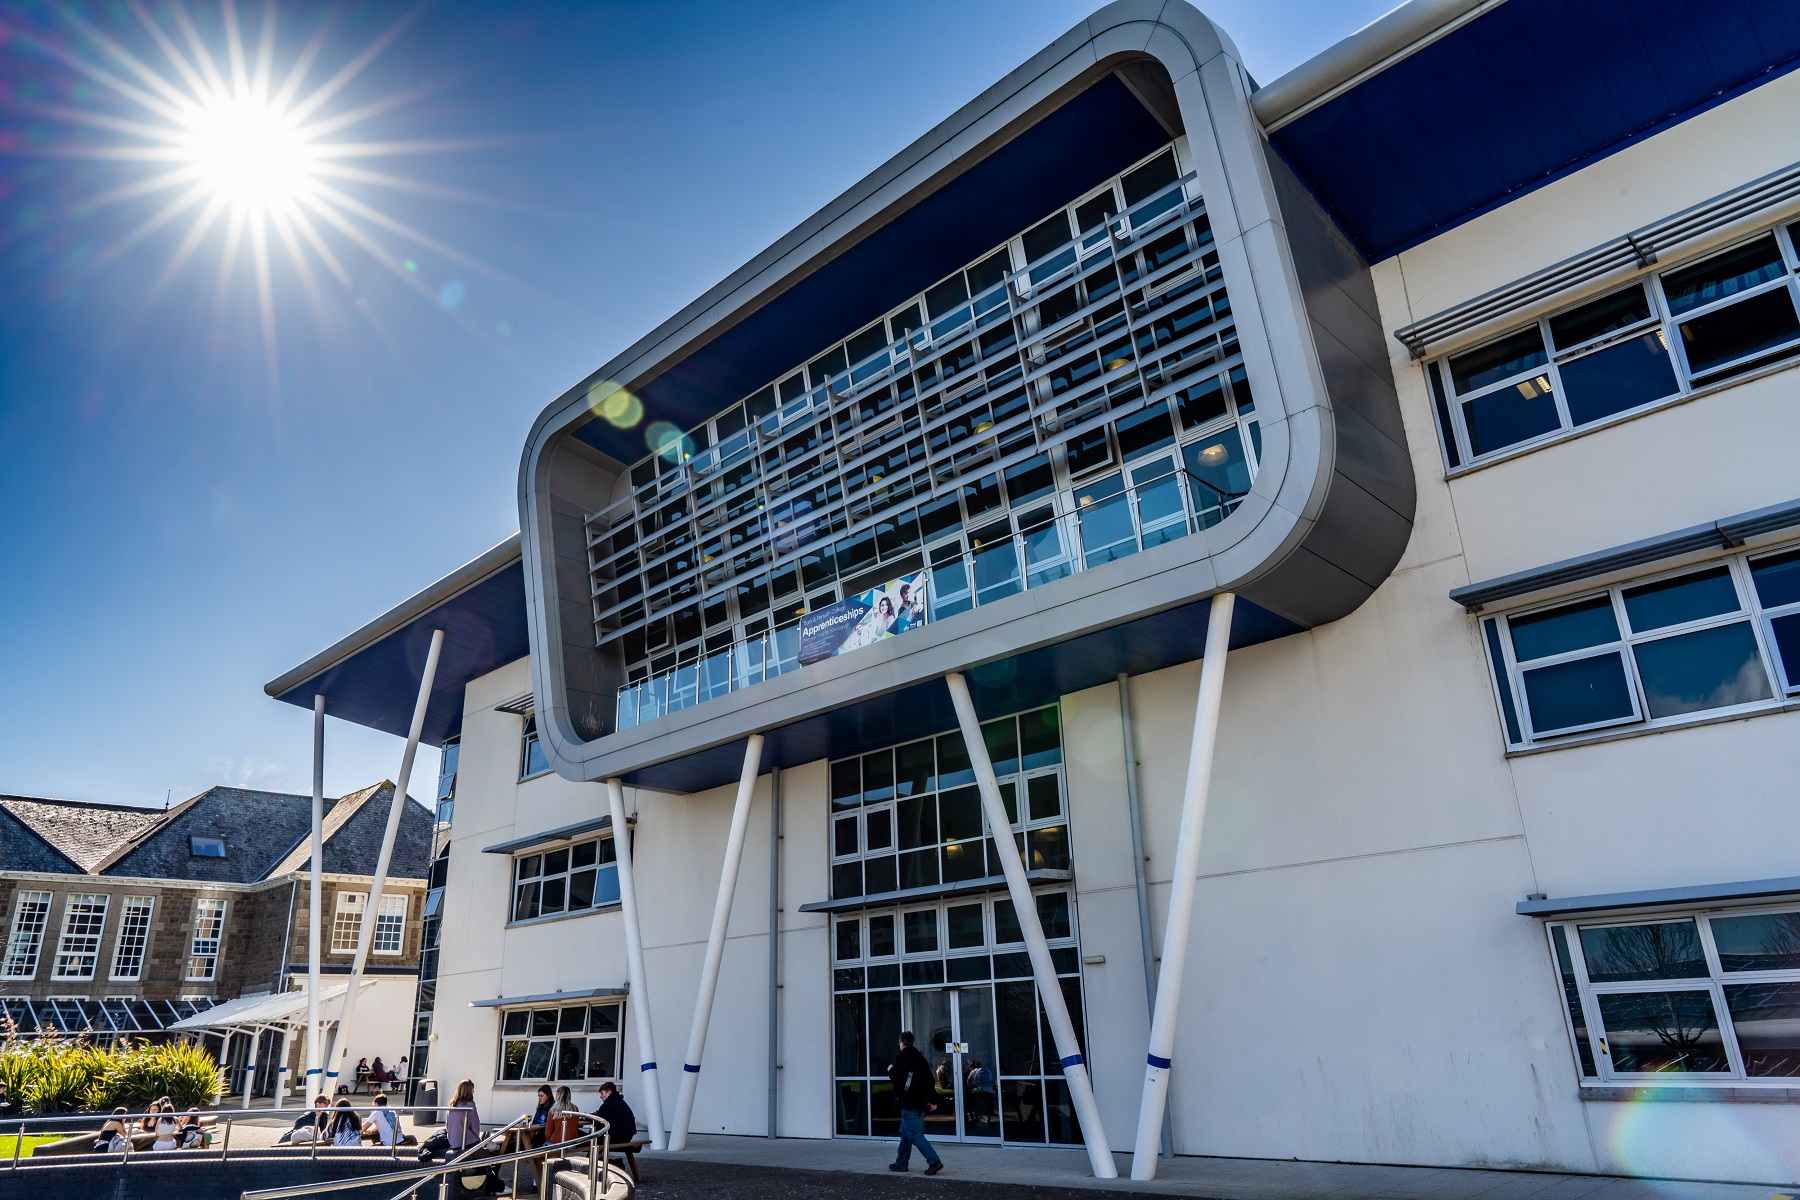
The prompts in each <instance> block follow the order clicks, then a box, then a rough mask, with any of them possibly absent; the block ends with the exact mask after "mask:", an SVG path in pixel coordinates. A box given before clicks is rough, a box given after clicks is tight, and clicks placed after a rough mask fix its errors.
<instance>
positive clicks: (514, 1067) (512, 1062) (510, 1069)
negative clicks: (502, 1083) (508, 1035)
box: [500, 1041, 530, 1079]
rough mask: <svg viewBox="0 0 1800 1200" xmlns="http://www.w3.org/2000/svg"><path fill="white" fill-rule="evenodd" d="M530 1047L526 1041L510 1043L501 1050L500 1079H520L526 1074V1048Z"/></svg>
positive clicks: (505, 1044) (503, 1045)
mask: <svg viewBox="0 0 1800 1200" xmlns="http://www.w3.org/2000/svg"><path fill="white" fill-rule="evenodd" d="M528 1045H530V1043H529V1042H524V1041H509V1042H506V1043H504V1044H502V1046H501V1049H500V1056H501V1062H500V1078H502V1079H518V1078H519V1077H520V1076H522V1075H523V1074H524V1072H525V1047H526V1046H528Z"/></svg>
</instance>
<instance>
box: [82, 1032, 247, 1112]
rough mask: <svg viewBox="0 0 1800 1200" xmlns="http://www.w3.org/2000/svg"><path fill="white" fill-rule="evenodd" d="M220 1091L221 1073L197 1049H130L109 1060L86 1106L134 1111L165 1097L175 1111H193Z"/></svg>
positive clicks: (168, 1046) (171, 1045)
mask: <svg viewBox="0 0 1800 1200" xmlns="http://www.w3.org/2000/svg"><path fill="white" fill-rule="evenodd" d="M224 1090H225V1073H224V1072H223V1071H221V1070H220V1069H219V1064H218V1063H216V1062H214V1061H213V1057H212V1055H210V1054H208V1053H207V1052H206V1051H204V1050H202V1049H200V1048H199V1047H198V1046H186V1045H178V1044H175V1043H169V1044H165V1045H160V1046H132V1047H130V1048H129V1049H121V1050H116V1051H114V1052H113V1054H112V1055H111V1056H110V1061H109V1062H108V1063H107V1068H106V1071H105V1072H104V1074H103V1075H102V1076H101V1077H100V1078H99V1080H97V1081H96V1086H95V1088H94V1092H93V1095H92V1097H91V1098H90V1100H89V1104H90V1106H91V1107H93V1108H110V1107H113V1106H114V1105H119V1104H123V1105H125V1106H126V1107H127V1108H130V1109H132V1110H133V1111H136V1110H139V1109H142V1108H145V1107H147V1106H148V1105H149V1104H150V1102H151V1101H152V1100H156V1099H158V1098H159V1097H162V1096H167V1097H168V1098H169V1099H171V1100H173V1101H174V1102H175V1106H176V1107H177V1108H197V1107H200V1106H202V1105H208V1104H212V1103H213V1102H214V1101H216V1100H217V1099H218V1098H219V1093H220V1092H222V1091H224Z"/></svg>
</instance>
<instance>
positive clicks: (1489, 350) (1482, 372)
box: [1450, 325, 1549, 392]
mask: <svg viewBox="0 0 1800 1200" xmlns="http://www.w3.org/2000/svg"><path fill="white" fill-rule="evenodd" d="M1548 361H1549V356H1548V355H1547V354H1545V353H1544V335H1543V334H1542V333H1541V332H1540V331H1539V330H1538V327H1537V326H1536V325H1533V326H1531V327H1530V328H1528V329H1521V330H1520V331H1519V332H1517V333H1515V334H1513V335H1512V336H1510V337H1504V338H1501V339H1500V340H1499V341H1497V342H1489V343H1488V344H1487V345H1485V346H1480V347H1477V348H1476V349H1474V350H1470V351H1468V352H1467V353H1464V354H1458V355H1456V356H1455V357H1454V358H1452V359H1451V360H1450V378H1451V379H1452V380H1453V381H1454V382H1455V384H1456V390H1457V391H1458V392H1473V391H1476V390H1478V389H1480V388H1484V387H1486V386H1488V385H1489V384H1490V383H1499V382H1500V381H1501V380H1502V379H1510V378H1512V377H1513V376H1514V375H1517V374H1520V373H1521V372H1524V371H1529V370H1531V369H1532V368H1533V367H1541V366H1543V365H1544V364H1545V363H1546V362H1548Z"/></svg>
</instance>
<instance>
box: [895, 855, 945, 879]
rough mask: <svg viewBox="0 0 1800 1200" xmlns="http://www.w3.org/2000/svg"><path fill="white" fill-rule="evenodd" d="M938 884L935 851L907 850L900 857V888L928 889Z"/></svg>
mask: <svg viewBox="0 0 1800 1200" xmlns="http://www.w3.org/2000/svg"><path fill="white" fill-rule="evenodd" d="M937 882H938V854H937V851H936V850H909V851H907V852H906V853H905V854H902V855H901V856H900V886H901V887H902V888H914V887H930V886H932V885H933V884H935V883H937Z"/></svg>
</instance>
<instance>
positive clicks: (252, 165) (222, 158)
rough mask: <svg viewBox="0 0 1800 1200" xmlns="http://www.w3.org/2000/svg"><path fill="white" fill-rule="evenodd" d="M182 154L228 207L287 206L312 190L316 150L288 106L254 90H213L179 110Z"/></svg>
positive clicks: (246, 210) (262, 209)
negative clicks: (208, 94) (181, 110)
mask: <svg viewBox="0 0 1800 1200" xmlns="http://www.w3.org/2000/svg"><path fill="white" fill-rule="evenodd" d="M181 126H182V131H183V134H184V136H183V137H182V139H181V141H180V142H178V143H177V144H178V146H179V148H180V152H181V156H182V158H183V159H184V160H185V161H186V162H187V163H188V164H190V165H191V166H192V168H193V170H194V173H195V177H196V179H197V181H198V182H199V183H200V184H201V185H202V187H204V188H205V189H206V190H207V191H208V192H209V193H210V194H211V195H212V196H214V197H216V198H217V199H218V200H219V201H222V202H223V203H225V204H226V205H229V206H230V207H231V209H232V210H233V211H234V212H238V213H242V214H244V215H265V214H267V213H269V212H271V211H276V210H279V211H286V212H291V211H292V210H293V208H294V206H295V204H296V203H297V202H298V201H299V200H301V199H302V198H303V197H305V196H307V195H309V194H311V193H312V191H313V184H314V183H315V177H314V172H313V168H314V166H315V164H316V161H317V159H316V155H315V152H314V148H313V146H312V144H311V141H310V139H309V138H308V136H307V133H306V130H305V129H304V128H303V127H302V125H301V123H300V122H299V121H297V120H295V119H294V116H293V114H292V113H291V112H288V111H283V110H282V109H281V108H280V107H278V106H276V105H275V104H273V103H271V102H270V101H268V100H267V99H264V98H263V97H260V96H258V95H256V94H255V93H245V92H239V93H235V94H223V93H215V94H213V95H211V96H209V97H207V99H206V100H205V101H204V102H203V103H200V104H195V105H191V106H189V107H188V108H186V109H185V110H184V111H183V112H182V114H181Z"/></svg>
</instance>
